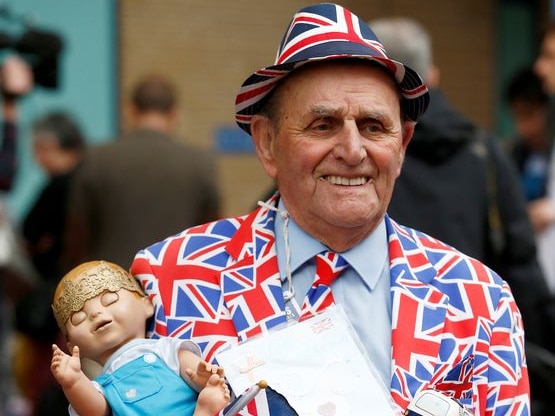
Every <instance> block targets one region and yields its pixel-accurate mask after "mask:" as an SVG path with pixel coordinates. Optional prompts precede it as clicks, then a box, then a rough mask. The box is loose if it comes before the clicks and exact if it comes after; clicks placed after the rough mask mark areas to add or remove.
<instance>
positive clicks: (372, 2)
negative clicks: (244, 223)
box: [119, 0, 495, 215]
mask: <svg viewBox="0 0 555 416" xmlns="http://www.w3.org/2000/svg"><path fill="white" fill-rule="evenodd" d="M119 4H120V11H119V26H120V27H119V43H120V88H121V90H120V96H121V98H122V100H124V99H125V98H126V96H127V94H128V91H129V88H130V86H131V85H133V84H134V82H135V81H136V80H137V79H138V78H140V77H141V76H142V75H144V74H145V73H148V72H152V71H156V72H162V73H165V74H167V75H168V76H170V77H171V78H173V79H174V80H175V81H176V83H177V84H178V86H179V88H180V92H181V95H182V123H181V126H180V136H181V137H183V138H184V140H187V141H190V142H191V143H196V144H198V145H201V146H205V147H212V146H213V141H214V132H215V129H216V128H217V127H219V126H223V125H233V123H234V121H233V114H234V110H233V103H234V99H235V94H236V92H237V89H238V88H239V86H240V85H241V83H242V82H243V81H244V79H245V78H246V77H247V76H248V75H250V74H251V73H252V71H253V70H255V69H258V68H260V67H262V66H266V65H268V64H270V63H272V61H273V59H274V55H275V50H276V48H277V44H278V42H279V40H280V39H281V36H282V34H283V30H284V29H285V27H286V25H287V24H288V22H289V19H290V18H291V16H292V15H293V14H294V12H295V11H296V10H298V9H299V8H301V7H304V6H306V5H308V4H311V2H306V1H299V0H279V1H270V0H262V1H254V0H233V1H224V0H163V1H152V0H120V2H119ZM341 4H343V5H344V6H345V7H348V8H349V9H350V10H352V11H353V12H355V13H356V14H357V15H358V16H360V17H361V18H362V19H364V20H370V19H373V18H377V17H381V16H387V15H399V14H402V15H405V16H411V17H414V18H417V19H419V20H420V21H421V22H422V23H423V24H424V25H425V26H426V27H428V29H429V30H430V32H431V34H432V38H433V40H434V50H435V58H436V62H437V64H438V65H439V66H440V68H441V71H442V86H443V89H444V91H445V93H446V94H447V96H448V97H449V98H450V99H451V101H452V102H453V104H454V105H455V106H456V107H458V108H459V109H461V110H462V111H463V112H464V113H466V114H467V115H468V116H469V117H470V118H472V119H474V120H476V121H477V122H479V123H481V124H482V125H484V126H485V127H491V125H492V123H493V122H492V117H493V102H494V99H493V94H494V78H493V77H494V73H493V64H494V60H495V56H494V53H495V49H494V46H495V45H494V35H495V2H494V1H492V0H485V1H484V0H465V1H459V0H427V1H425V2H419V1H413V0H365V1H363V0H351V1H344V2H342V3H341ZM122 124H124V121H123V120H122ZM218 162H219V163H218V169H219V171H218V172H217V173H216V174H217V175H218V176H219V179H220V184H221V187H222V196H223V203H224V215H235V214H239V213H243V212H246V211H247V210H248V209H250V208H251V207H252V206H253V205H254V204H255V202H256V200H257V198H258V196H260V195H261V194H263V193H264V192H265V190H266V189H267V188H268V187H269V186H270V181H269V179H267V178H266V177H265V175H264V173H263V171H262V169H261V168H260V167H259V165H258V163H257V161H256V158H255V156H254V155H219V156H218Z"/></svg>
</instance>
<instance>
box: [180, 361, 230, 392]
mask: <svg viewBox="0 0 555 416" xmlns="http://www.w3.org/2000/svg"><path fill="white" fill-rule="evenodd" d="M185 371H186V372H187V375H188V376H189V377H190V378H191V380H192V381H193V382H194V383H196V384H197V385H199V386H201V387H204V386H206V383H207V382H208V379H209V378H210V376H211V375H212V374H217V375H218V376H219V377H221V378H223V377H224V369H223V368H222V367H220V366H218V365H214V364H210V363H208V362H206V361H203V360H201V361H199V363H198V365H197V370H196V371H194V370H192V369H190V368H187V369H186V370H185Z"/></svg>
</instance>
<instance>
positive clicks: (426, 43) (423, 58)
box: [368, 17, 433, 82]
mask: <svg viewBox="0 0 555 416" xmlns="http://www.w3.org/2000/svg"><path fill="white" fill-rule="evenodd" d="M368 25H369V26H370V28H371V29H372V31H373V32H374V33H375V34H376V36H377V37H378V39H379V40H380V42H381V43H382V45H383V46H384V47H385V49H386V51H387V56H389V57H390V58H391V59H394V60H396V61H399V62H402V63H403V64H405V65H407V66H409V67H411V68H412V69H414V70H415V71H416V72H418V74H419V75H420V76H421V77H422V79H423V80H424V82H427V81H428V74H429V71H430V68H431V67H432V64H433V58H432V42H431V39H430V35H429V34H428V32H427V31H426V29H425V28H424V26H422V25H421V24H420V23H419V22H417V21H416V20H414V19H411V18H408V17H384V18H379V19H374V20H371V21H369V22H368Z"/></svg>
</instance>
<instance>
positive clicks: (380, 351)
mask: <svg viewBox="0 0 555 416" xmlns="http://www.w3.org/2000/svg"><path fill="white" fill-rule="evenodd" d="M278 208H279V210H281V211H287V208H286V207H285V206H284V204H283V202H282V200H281V199H280V201H279V204H278ZM284 224H285V220H284V218H282V217H281V216H280V215H279V214H276V221H275V234H276V251H277V257H278V264H279V270H280V274H281V279H282V282H283V284H282V286H283V290H284V292H285V291H287V289H288V282H287V273H286V270H287V261H286V249H285V247H286V242H285V236H286V232H285V230H284ZM287 234H288V237H289V247H290V252H291V264H290V270H291V273H292V283H293V289H294V298H295V302H296V303H297V305H302V303H303V299H304V296H305V295H306V292H307V291H308V289H309V288H310V286H311V284H312V282H313V280H314V275H315V273H316V266H315V262H314V256H315V255H316V254H318V253H320V252H321V251H323V250H326V249H327V247H326V246H325V245H324V244H322V243H321V242H320V241H318V240H316V239H314V238H313V237H311V236H310V235H308V234H307V233H306V232H305V231H303V230H302V229H301V228H300V227H299V226H298V225H297V224H296V223H295V221H294V220H293V219H292V218H291V217H289V220H288V224H287ZM340 254H341V256H342V257H343V258H344V259H345V260H347V262H348V263H349V265H350V267H348V268H347V269H346V270H345V271H344V272H343V274H342V275H341V276H340V278H338V279H336V280H335V281H334V283H333V284H332V286H331V288H332V292H333V297H334V299H335V303H336V304H338V305H341V306H342V308H343V309H344V311H345V313H346V315H347V317H348V318H349V320H350V322H351V324H352V325H353V327H354V329H355V331H356V333H357V334H358V337H359V338H360V341H361V343H362V345H363V346H364V348H365V350H366V353H367V354H368V357H369V359H370V361H371V362H372V363H373V365H374V367H375V368H376V370H377V371H378V373H379V375H380V377H381V379H382V381H383V383H384V385H385V387H386V388H387V389H388V390H389V386H390V383H391V296H390V283H389V282H390V278H389V254H388V244H387V231H386V228H385V221H382V222H381V223H380V224H379V226H378V227H377V228H376V230H375V231H374V232H373V233H372V234H370V235H369V236H368V237H366V238H365V239H364V240H363V241H361V242H360V243H359V244H357V245H356V246H355V247H353V248H351V249H350V250H348V251H345V252H343V253H340Z"/></svg>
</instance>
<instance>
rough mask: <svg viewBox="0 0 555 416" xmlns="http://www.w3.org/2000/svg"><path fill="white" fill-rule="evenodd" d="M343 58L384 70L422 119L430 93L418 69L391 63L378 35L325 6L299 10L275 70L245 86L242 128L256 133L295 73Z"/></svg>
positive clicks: (239, 102)
mask: <svg viewBox="0 0 555 416" xmlns="http://www.w3.org/2000/svg"><path fill="white" fill-rule="evenodd" d="M337 58H357V59H367V60H371V61H374V62H377V63H379V64H381V65H383V66H384V67H385V68H386V69H387V70H388V71H389V72H390V73H391V74H392V75H393V77H394V78H395V80H396V82H397V84H398V85H399V88H400V90H401V94H402V96H403V100H402V105H403V109H404V111H405V113H406V115H407V116H408V117H409V118H410V119H411V120H415V121H416V120H418V118H419V117H420V116H421V115H422V114H423V113H424V111H425V110H426V108H427V107H428V102H429V95H428V89H427V87H426V85H424V83H423V81H422V79H421V78H420V76H419V75H418V74H417V73H416V72H415V71H414V70H412V69H411V68H409V67H407V66H405V65H403V64H402V63H400V62H397V61H393V60H391V59H389V58H388V57H387V54H386V51H385V49H384V48H383V46H382V44H381V43H380V41H379V40H378V38H377V37H376V35H375V34H374V32H372V30H371V29H370V28H369V27H368V25H367V24H366V23H365V22H364V21H362V20H360V19H359V18H358V17H357V16H356V15H354V14H353V13H351V12H350V11H349V10H347V9H345V8H343V7H341V6H339V5H336V4H332V3H323V4H318V5H315V6H310V7H306V8H304V9H301V10H300V11H298V12H297V13H296V14H295V16H294V17H293V19H292V20H291V23H290V24H289V26H288V28H287V30H286V31H285V35H284V36H283V39H282V41H281V44H280V46H279V48H278V52H277V56H276V60H275V63H274V65H272V66H268V67H266V68H262V69H260V70H258V71H256V72H255V73H254V74H253V75H251V76H250V77H249V78H247V80H246V81H245V82H244V83H243V85H242V87H241V89H240V91H239V93H238V94H237V97H236V99H235V120H236V122H237V124H238V125H239V127H241V128H242V129H243V130H245V131H246V132H247V133H249V134H250V121H251V117H252V116H253V115H254V114H257V113H258V112H259V111H260V109H261V107H262V105H263V104H264V98H265V97H267V96H268V94H269V93H270V92H271V91H272V90H273V89H274V87H275V86H276V85H277V83H278V81H280V80H281V79H282V78H283V77H285V76H286V75H287V74H289V73H290V72H291V71H293V70H295V69H296V68H298V67H300V66H302V65H304V64H306V63H308V62H313V61H319V60H323V59H337Z"/></svg>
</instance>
